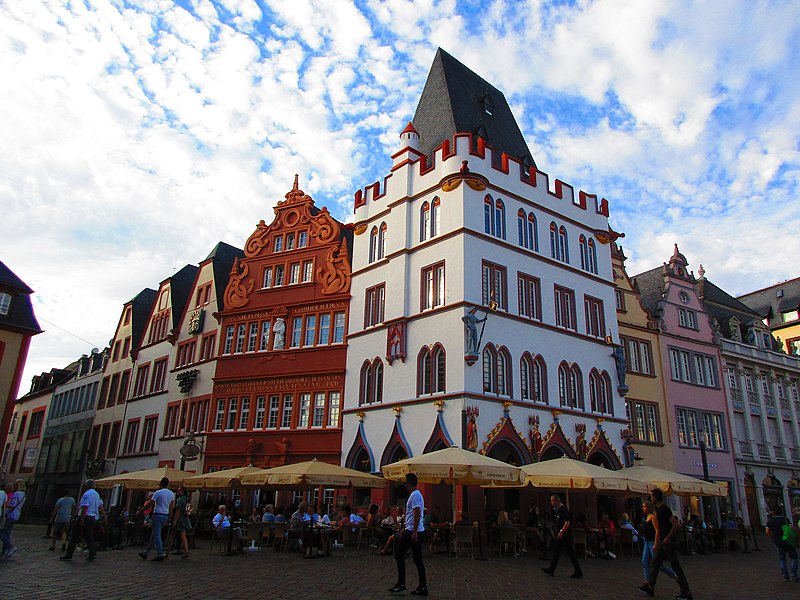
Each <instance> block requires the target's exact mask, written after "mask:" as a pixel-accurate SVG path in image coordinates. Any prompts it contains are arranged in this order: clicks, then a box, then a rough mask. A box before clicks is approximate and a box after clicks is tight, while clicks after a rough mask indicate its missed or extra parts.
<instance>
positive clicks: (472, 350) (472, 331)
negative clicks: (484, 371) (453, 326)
mask: <svg viewBox="0 0 800 600" xmlns="http://www.w3.org/2000/svg"><path fill="white" fill-rule="evenodd" d="M477 312H478V309H477V308H476V307H474V306H473V307H472V308H471V309H469V312H468V313H467V314H466V315H464V316H463V317H461V320H462V321H464V330H465V331H466V334H467V354H478V343H479V339H478V323H483V322H485V321H486V317H487V316H488V315H484V316H483V318H482V319H479V318H478V316H477V314H476V313H477Z"/></svg>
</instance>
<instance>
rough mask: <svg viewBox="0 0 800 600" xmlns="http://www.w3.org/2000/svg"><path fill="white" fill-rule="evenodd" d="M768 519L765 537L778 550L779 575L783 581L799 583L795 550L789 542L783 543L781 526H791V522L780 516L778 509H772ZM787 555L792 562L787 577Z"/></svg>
mask: <svg viewBox="0 0 800 600" xmlns="http://www.w3.org/2000/svg"><path fill="white" fill-rule="evenodd" d="M769 514H770V517H769V519H767V535H768V536H769V539H771V540H772V543H773V544H775V547H776V548H777V549H778V564H779V565H780V567H781V575H783V580H784V581H789V580H790V579H791V580H792V581H800V577H798V575H797V548H795V547H794V546H793V545H792V544H790V543H789V542H784V541H783V526H784V525H789V526H790V527H791V526H792V523H791V521H789V519H787V518H786V517H784V516H783V514H781V511H780V509H777V508H772V509H770V511H769ZM787 554H788V555H789V558H790V559H791V561H792V564H791V570H792V574H791V576H790V575H789V571H788V570H787V569H786V555H787Z"/></svg>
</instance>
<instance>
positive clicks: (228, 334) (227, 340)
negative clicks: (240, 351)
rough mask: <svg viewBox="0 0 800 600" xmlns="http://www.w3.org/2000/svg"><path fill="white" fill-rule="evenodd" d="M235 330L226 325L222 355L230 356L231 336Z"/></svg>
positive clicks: (231, 347)
mask: <svg viewBox="0 0 800 600" xmlns="http://www.w3.org/2000/svg"><path fill="white" fill-rule="evenodd" d="M235 331H236V328H235V327H234V326H233V325H228V327H227V329H226V330H225V347H224V348H223V349H222V353H223V354H230V353H231V351H232V350H233V336H234V332H235Z"/></svg>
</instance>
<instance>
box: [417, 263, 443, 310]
mask: <svg viewBox="0 0 800 600" xmlns="http://www.w3.org/2000/svg"><path fill="white" fill-rule="evenodd" d="M421 289H422V298H421V302H420V310H428V309H431V308H435V307H437V306H442V305H443V304H444V289H445V288H444V262H440V263H436V264H435V265H430V266H428V267H425V268H423V269H422V282H421Z"/></svg>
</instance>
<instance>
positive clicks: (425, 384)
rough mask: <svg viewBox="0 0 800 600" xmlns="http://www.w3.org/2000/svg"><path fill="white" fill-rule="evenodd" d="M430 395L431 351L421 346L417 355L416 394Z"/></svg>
mask: <svg viewBox="0 0 800 600" xmlns="http://www.w3.org/2000/svg"><path fill="white" fill-rule="evenodd" d="M430 393H431V351H430V349H429V348H428V347H427V346H423V347H422V350H420V351H419V355H417V394H418V395H420V396H422V395H423V394H430Z"/></svg>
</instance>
